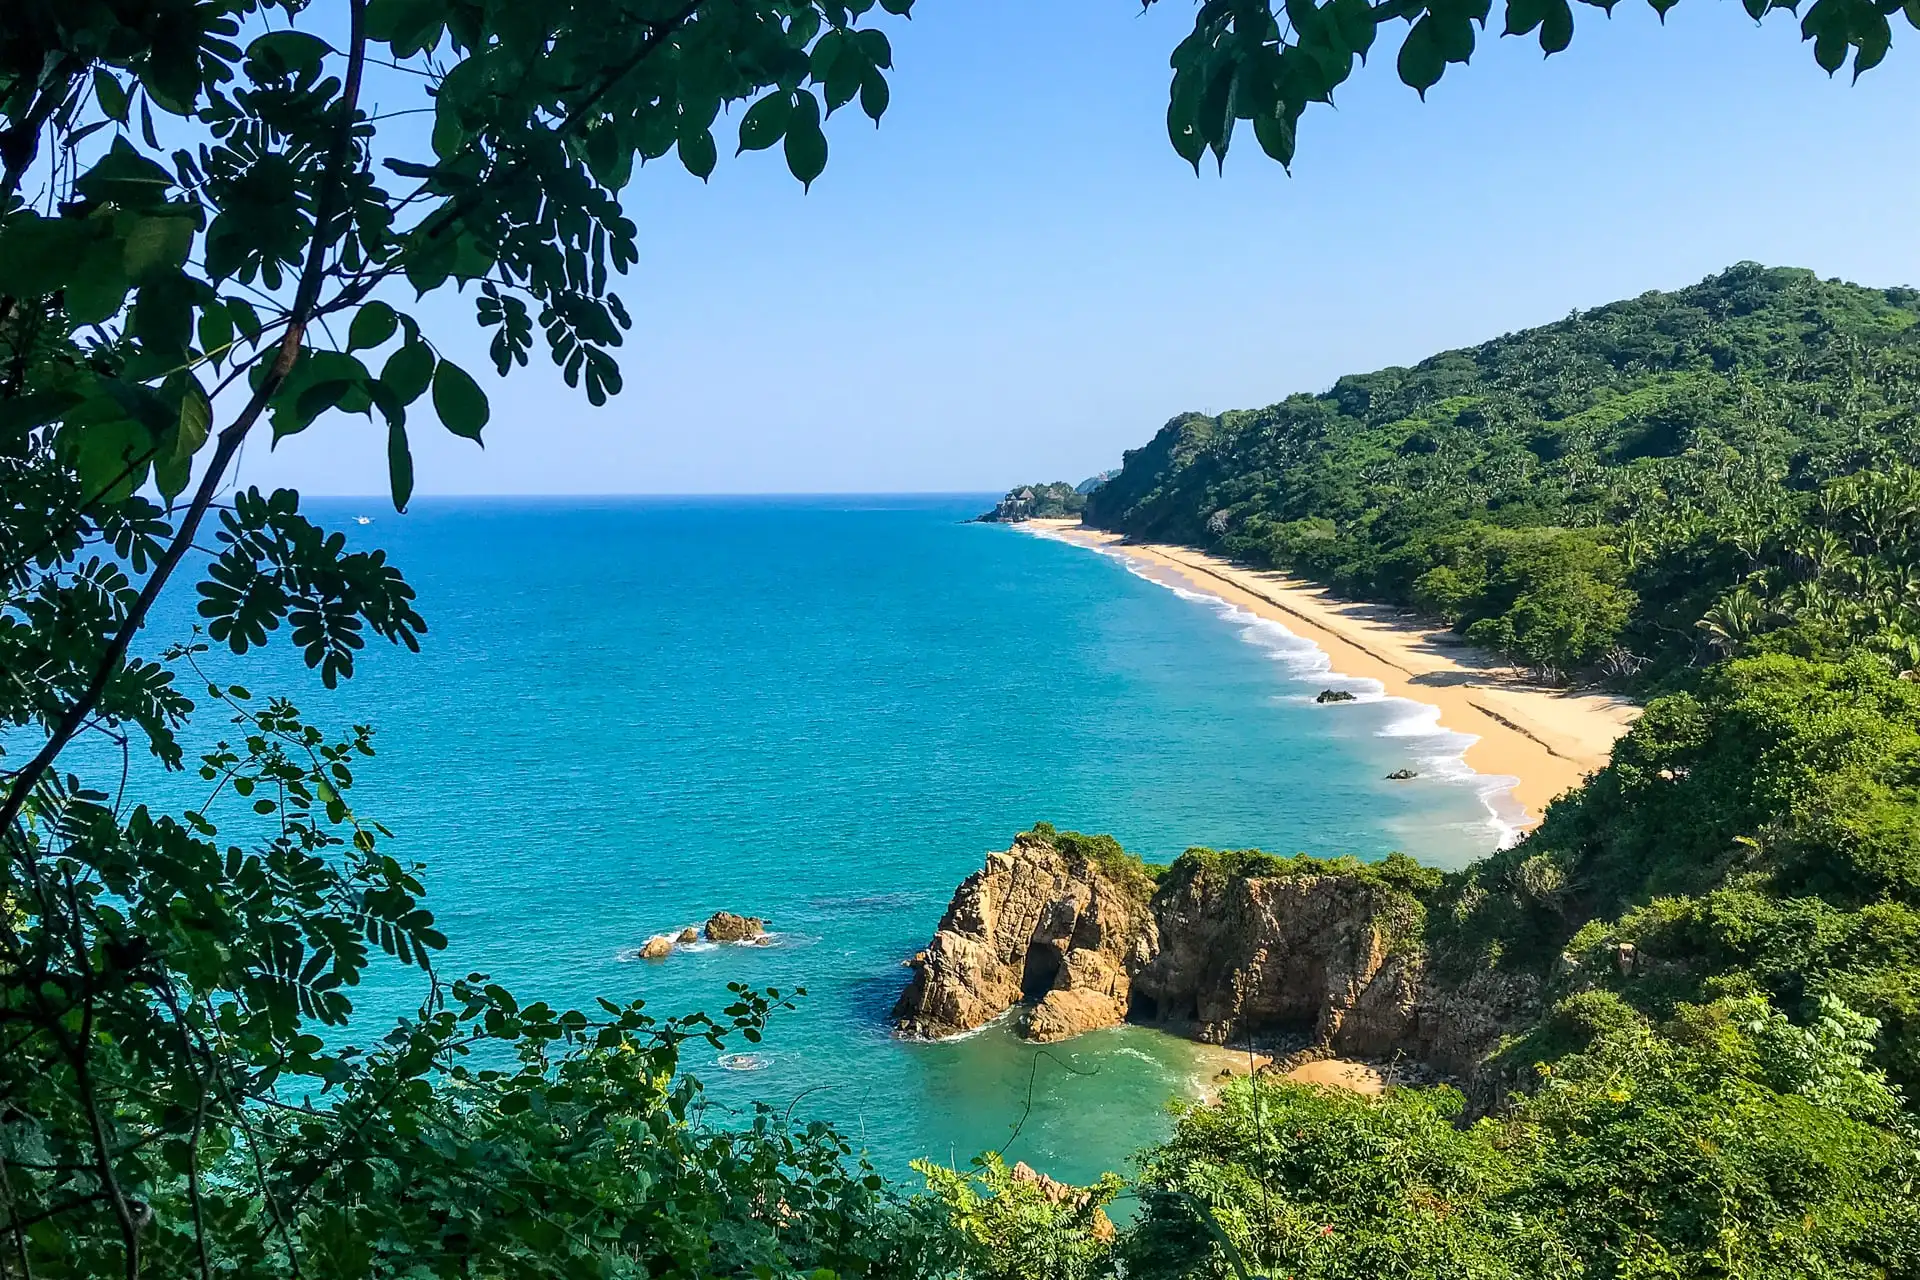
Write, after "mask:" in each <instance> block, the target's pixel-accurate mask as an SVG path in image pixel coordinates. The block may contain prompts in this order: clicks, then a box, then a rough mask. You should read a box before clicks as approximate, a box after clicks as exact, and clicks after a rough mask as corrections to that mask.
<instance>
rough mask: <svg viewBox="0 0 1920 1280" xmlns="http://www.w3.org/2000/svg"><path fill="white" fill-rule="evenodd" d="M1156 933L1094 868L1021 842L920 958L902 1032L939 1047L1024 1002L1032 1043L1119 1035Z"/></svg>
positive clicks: (956, 900)
mask: <svg viewBox="0 0 1920 1280" xmlns="http://www.w3.org/2000/svg"><path fill="white" fill-rule="evenodd" d="M1150 931H1151V923H1150V922H1149V921H1148V920H1147V919H1146V911H1145V907H1144V904H1142V903H1141V902H1140V900H1139V899H1138V898H1137V897H1135V896H1134V895H1133V894H1132V893H1131V892H1129V891H1128V890H1127V889H1126V888H1124V887H1123V886H1121V885H1120V884H1118V883H1117V882H1115V881H1113V880H1111V879H1109V878H1108V877H1107V876H1106V875H1105V874H1103V873H1102V872H1101V871H1100V869H1099V868H1098V867H1096V866H1095V865H1094V864H1093V863H1091V862H1090V861H1088V860H1087V859H1085V858H1080V857H1073V856H1069V855H1066V854H1062V853H1061V852H1060V851H1059V850H1057V849H1055V848H1054V847H1053V846H1052V845H1051V844H1049V843H1047V842H1045V841H1043V840H1037V839H1029V838H1027V837H1024V836H1023V837H1021V838H1019V839H1017V840H1015V841H1014V845H1013V848H1011V849H1009V850H1007V851H1006V852H1005V853H992V854H988V855H987V865H986V866H985V867H984V868H982V869H981V870H979V871H977V872H975V873H974V874H973V875H971V876H968V877H967V879H966V880H965V882H963V883H962V884H961V886H960V888H959V890H958V892H956V893H955V894H954V895H953V901H952V903H951V904H949V905H948V907H947V913H946V915H944V916H942V917H941V919H940V928H939V931H938V932H936V933H935V934H934V935H933V941H932V942H931V943H929V944H928V945H927V949H926V950H925V951H924V952H922V953H921V954H920V955H916V956H915V957H914V958H913V961H912V967H913V970H914V974H913V978H912V979H911V980H910V981H909V982H908V984H907V989H906V991H905V993H904V994H902V995H901V997H900V1001H899V1003H898V1004H896V1005H895V1006H894V1010H893V1017H894V1022H895V1025H896V1026H898V1027H899V1029H900V1030H901V1032H902V1033H903V1034H906V1035H910V1036H919V1037H924V1038H928V1039H935V1038H938V1037H941V1036H950V1035H956V1034H958V1033H960V1032H963V1031H971V1030H973V1029H974V1028H976V1027H981V1026H984V1025H986V1024H987V1023H989V1022H991V1021H993V1019H995V1018H997V1017H999V1016H1000V1015H1001V1014H1003V1013H1005V1012H1006V1011H1007V1010H1008V1009H1011V1008H1012V1007H1013V1006H1014V1005H1016V1004H1019V1003H1021V1002H1022V1001H1029V1002H1033V1003H1034V1004H1035V1006H1036V1007H1035V1008H1034V1009H1033V1011H1032V1012H1031V1014H1030V1015H1029V1018H1028V1026H1027V1028H1026V1030H1027V1031H1028V1033H1029V1034H1030V1035H1032V1036H1033V1037H1034V1038H1035V1039H1044V1040H1061V1039H1065V1038H1066V1037H1067V1036H1071V1035H1078V1034H1079V1033H1080V1032H1082V1031H1090V1030H1092V1029H1093V1028H1095V1027H1105V1026H1112V1025H1113V1024H1114V1023H1116V1022H1119V1021H1120V1020H1121V1019H1122V1018H1124V1017H1125V1016H1126V1012H1127V995H1128V985H1129V984H1128V977H1127V972H1128V963H1129V955H1130V952H1131V950H1132V949H1133V948H1134V947H1136V946H1137V945H1138V944H1139V941H1140V939H1141V937H1142V935H1143V934H1144V933H1146V932H1150Z"/></svg>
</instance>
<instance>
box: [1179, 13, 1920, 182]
mask: <svg viewBox="0 0 1920 1280" xmlns="http://www.w3.org/2000/svg"><path fill="white" fill-rule="evenodd" d="M1144 2H1145V4H1146V5H1147V6H1148V7H1151V6H1152V5H1154V4H1155V3H1159V2H1160V0H1144ZM1580 2H1581V3H1582V4H1584V5H1588V6H1590V7H1592V8H1595V9H1599V10H1601V11H1602V12H1604V13H1605V14H1606V15H1608V16H1611V15H1612V13H1613V10H1614V6H1615V5H1616V4H1617V3H1618V2H1619V0H1580ZM1647 2H1648V4H1649V5H1650V6H1651V7H1652V9H1653V11H1654V12H1655V13H1657V14H1659V15H1660V18H1661V20H1662V21H1664V20H1665V19H1666V15H1667V13H1668V12H1669V11H1670V10H1671V9H1672V8H1673V7H1674V6H1675V5H1676V4H1678V3H1679V0H1647ZM1741 2H1742V4H1743V5H1744V7H1745V8H1746V11H1747V13H1748V14H1749V15H1751V16H1752V17H1753V19H1754V20H1755V21H1756V22H1758V21H1762V20H1764V19H1766V18H1768V17H1769V16H1771V15H1774V14H1781V13H1784V14H1786V15H1788V17H1790V18H1791V17H1798V18H1799V19H1800V23H1799V26H1800V35H1801V38H1802V39H1803V40H1805V41H1807V42H1809V43H1811V44H1812V46H1813V59H1814V61H1815V62H1816V63H1818V64H1819V66H1820V67H1821V68H1823V69H1824V70H1825V71H1826V72H1827V73H1828V74H1829V75H1832V74H1834V73H1835V72H1837V71H1839V70H1840V69H1841V68H1842V67H1844V66H1846V65H1847V62H1848V59H1849V58H1851V59H1852V64H1853V77H1854V78H1855V79H1856V80H1857V79H1859V78H1860V76H1861V75H1863V74H1864V73H1866V72H1868V71H1871V70H1872V69H1873V68H1875V67H1877V66H1879V65H1880V64H1881V63H1882V62H1883V61H1885V60H1886V57H1887V52H1888V50H1889V49H1891V48H1892V46H1893V34H1894V28H1895V24H1896V23H1898V22H1899V21H1900V19H1901V17H1902V15H1904V16H1905V19H1906V22H1907V23H1908V24H1909V25H1910V26H1912V27H1914V28H1916V29H1920V3H1916V2H1915V0H1814V2H1813V3H1812V4H1811V5H1808V6H1807V9H1806V13H1805V14H1801V13H1800V8H1801V5H1802V3H1803V0H1741ZM1197 8H1198V11H1197V12H1196V14H1195V15H1194V23H1193V33H1192V34H1191V35H1189V36H1188V37H1187V38H1186V39H1185V40H1182V41H1181V42H1180V44H1179V46H1178V47H1177V48H1175V49H1174V51H1173V57H1172V64H1173V84H1172V87H1171V90H1170V93H1169V101H1168V104H1167V135H1168V137H1169V138H1170V139H1171V140H1172V142H1173V149H1174V150H1175V151H1177V152H1179V153H1180V155H1181V156H1182V157H1183V158H1184V159H1186V160H1188V161H1189V162H1191V163H1192V165H1193V167H1194V170H1195V171H1196V172H1198V170H1199V168H1200V161H1201V159H1202V158H1203V157H1205V156H1207V155H1208V154H1211V155H1212V156H1213V158H1214V161H1215V163H1216V164H1220V165H1224V164H1226V161H1227V149H1228V148H1229V147H1230V146H1231V145H1232V144H1233V139H1234V135H1235V134H1236V133H1237V132H1238V131H1239V128H1240V124H1241V122H1242V121H1245V122H1246V123H1247V124H1248V126H1249V127H1250V128H1251V130H1252V132H1253V136H1254V141H1255V142H1256V143H1257V144H1258V145H1259V147H1260V149H1261V150H1262V151H1263V152H1265V153H1266V154H1267V155H1268V156H1269V157H1271V158H1273V159H1275V160H1278V161H1279V162H1280V163H1281V164H1283V165H1291V164H1292V163H1293V158H1294V151H1295V147H1296V145H1297V143H1298V138H1299V129H1300V120H1301V117H1302V116H1304V115H1305V114H1306V111H1307V108H1308V107H1310V106H1312V105H1314V104H1316V103H1319V104H1323V105H1331V104H1332V102H1333V95H1334V91H1335V90H1337V89H1338V88H1339V87H1340V86H1341V85H1343V84H1345V83H1346V82H1347V80H1348V79H1349V78H1350V77H1351V76H1352V75H1353V73H1354V71H1355V69H1356V68H1357V67H1358V66H1360V65H1363V64H1364V63H1365V62H1366V61H1367V57H1368V55H1369V54H1370V53H1372V52H1373V50H1374V46H1375V44H1376V42H1377V41H1379V39H1380V35H1381V29H1382V28H1390V29H1391V30H1393V31H1396V32H1398V31H1400V28H1399V26H1398V24H1400V23H1405V24H1406V26H1405V29H1404V33H1402V34H1401V38H1400V47H1399V52H1398V53H1397V55H1396V56H1395V58H1394V70H1395V71H1396V72H1397V73H1398V74H1399V77H1400V80H1401V81H1402V82H1403V83H1404V84H1406V85H1407V86H1408V87H1410V88H1412V89H1414V90H1417V91H1418V92H1419V94H1420V96H1421V97H1422V98H1424V97H1426V94H1427V90H1429V89H1431V88H1433V87H1434V86H1435V85H1437V84H1439V83H1440V80H1441V78H1442V77H1443V76H1445V75H1446V71H1447V68H1448V67H1449V66H1454V65H1456V64H1457V65H1465V64H1466V63H1467V62H1470V61H1471V60H1472V58H1473V54H1474V50H1475V49H1476V48H1477V47H1478V45H1479V42H1480V38H1481V37H1482V36H1483V35H1484V34H1485V33H1486V32H1487V31H1488V30H1489V28H1488V26H1487V23H1488V20H1489V19H1491V18H1492V17H1493V16H1494V12H1493V4H1492V0H1382V2H1381V3H1378V4H1375V3H1371V0H1327V2H1326V3H1324V4H1316V3H1314V0H1286V2H1285V3H1284V4H1281V5H1275V4H1273V3H1272V0H1201V3H1200V4H1199V5H1198V7H1197ZM1503 17H1504V21H1503V23H1502V26H1501V28H1500V34H1501V35H1504V36H1519V37H1523V38H1525V37H1533V38H1535V39H1537V40H1538V41H1539V44H1540V49H1541V51H1542V52H1543V53H1545V54H1546V55H1547V56H1549V57H1551V56H1552V55H1554V54H1556V53H1561V52H1563V51H1564V50H1566V49H1567V47H1568V46H1569V45H1571V44H1572V43H1573V29H1574V7H1573V4H1572V2H1571V0H1508V3H1507V5H1506V9H1505V11H1504V15H1503Z"/></svg>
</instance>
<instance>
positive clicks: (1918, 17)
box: [1907, 0, 1920, 31]
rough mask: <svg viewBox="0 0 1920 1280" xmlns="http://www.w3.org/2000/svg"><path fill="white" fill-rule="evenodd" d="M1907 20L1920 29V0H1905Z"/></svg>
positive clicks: (1917, 29)
mask: <svg viewBox="0 0 1920 1280" xmlns="http://www.w3.org/2000/svg"><path fill="white" fill-rule="evenodd" d="M1907 21H1908V22H1909V23H1910V24H1912V26H1913V28H1914V29H1915V30H1916V31H1920V0H1907Z"/></svg>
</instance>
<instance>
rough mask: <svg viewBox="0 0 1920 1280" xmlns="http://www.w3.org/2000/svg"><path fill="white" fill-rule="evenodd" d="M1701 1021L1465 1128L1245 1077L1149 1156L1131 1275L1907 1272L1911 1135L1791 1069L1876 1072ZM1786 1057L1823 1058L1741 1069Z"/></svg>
mask: <svg viewBox="0 0 1920 1280" xmlns="http://www.w3.org/2000/svg"><path fill="white" fill-rule="evenodd" d="M1700 1012H1701V1013H1702V1014H1708V1013H1710V1014H1711V1016H1712V1017H1714V1018H1716V1019H1717V1020H1718V1026H1719V1028H1720V1031H1721V1034H1720V1035H1718V1036H1716V1037H1714V1038H1712V1039H1699V1038H1696V1039H1694V1040H1692V1041H1691V1042H1689V1043H1684V1044H1683V1043H1680V1042H1677V1041H1675V1040H1673V1039H1670V1038H1668V1037H1666V1036H1662V1035H1660V1034H1657V1033H1656V1032H1655V1031H1654V1030H1653V1029H1652V1028H1650V1027H1648V1026H1646V1025H1645V1024H1644V1023H1640V1022H1637V1021H1635V1020H1633V1019H1631V1017H1630V1016H1629V1017H1623V1018H1620V1019H1618V1020H1616V1021H1615V1022H1614V1023H1613V1024H1612V1025H1609V1026H1608V1027H1607V1029H1606V1031H1605V1033H1604V1036H1603V1038H1601V1039H1600V1040H1599V1041H1597V1042H1596V1043H1594V1044H1592V1045H1591V1046H1590V1047H1589V1048H1588V1049H1587V1050H1586V1051H1584V1052H1582V1053H1579V1054H1575V1055H1571V1056H1569V1057H1566V1058H1563V1059H1561V1060H1560V1061H1559V1062H1558V1063H1556V1064H1555V1066H1554V1068H1553V1070H1552V1073H1551V1075H1550V1076H1549V1077H1548V1078H1547V1079H1546V1080H1545V1081H1544V1082H1543V1084H1542V1086H1541V1087H1540V1088H1539V1089H1538V1091H1537V1092H1535V1093H1533V1094H1531V1095H1530V1096H1528V1097H1527V1098H1525V1099H1524V1100H1523V1101H1522V1102H1520V1103H1519V1105H1517V1106H1516V1107H1514V1108H1513V1109H1512V1110H1511V1111H1510V1112H1509V1113H1507V1114H1504V1115H1501V1116H1499V1117H1496V1118H1483V1119H1480V1120H1478V1121H1475V1122H1473V1123H1471V1124H1467V1125H1464V1126H1463V1125H1462V1123H1461V1107H1462V1099H1461V1098H1460V1096H1459V1095H1458V1094H1456V1093H1454V1092H1453V1091H1452V1090H1450V1089H1446V1088H1433V1089H1396V1090H1392V1091H1390V1092H1389V1093H1388V1094H1387V1095H1386V1096H1385V1097H1383V1098H1381V1099H1378V1100H1370V1099H1366V1098H1363V1097H1360V1096H1358V1095H1354V1094H1349V1093H1342V1092H1339V1091H1337V1090H1331V1089H1324V1088H1317V1087H1310V1086H1300V1085H1291V1084H1285V1083H1278V1084H1276V1083H1271V1082H1268V1081H1265V1080H1261V1079H1258V1078H1256V1079H1255V1080H1252V1081H1241V1082H1237V1083H1235V1084H1234V1085H1232V1086H1231V1087H1230V1088H1229V1089H1228V1091H1227V1095H1226V1097H1225V1098H1224V1099H1223V1101H1222V1104H1221V1105H1220V1106H1219V1107H1217V1108H1207V1107H1197V1108H1194V1109H1192V1110H1189V1111H1188V1112H1187V1113H1186V1114H1185V1115H1184V1116H1183V1117H1182V1118H1181V1120H1180V1124H1179V1130H1178V1132H1177V1133H1176V1135H1175V1137H1174V1138H1173V1140H1172V1141H1170V1142H1169V1143H1167V1144H1166V1145H1165V1146H1163V1147H1161V1148H1159V1149H1158V1150H1156V1151H1154V1152H1153V1153H1152V1154H1151V1155H1150V1156H1149V1157H1148V1159H1147V1162H1146V1167H1145V1170H1144V1173H1143V1176H1142V1178H1141V1199H1142V1205H1143V1211H1142V1216H1141V1219H1140V1220H1139V1222H1138V1223H1137V1224H1136V1225H1135V1226H1134V1227H1133V1228H1132V1229H1131V1230H1130V1231H1129V1232H1128V1233H1127V1235H1126V1237H1125V1239H1124V1240H1123V1241H1122V1242H1121V1245H1120V1248H1119V1252H1120V1256H1121V1257H1122V1258H1123V1259H1124V1262H1125V1268H1126V1271H1125V1273H1126V1274H1127V1275H1128V1276H1130V1277H1133V1276H1137V1277H1201V1276H1205V1277H1214V1278H1216V1280H1228V1278H1229V1277H1232V1276H1234V1275H1235V1274H1236V1272H1237V1270H1238V1268H1240V1267H1244V1268H1248V1269H1253V1270H1257V1271H1258V1272H1260V1273H1263V1274H1271V1275H1299V1276H1314V1277H1323V1278H1325V1280H1349V1278H1351V1280H1371V1278H1373V1277H1378V1276H1383V1275H1387V1276H1402V1275H1404V1276H1488V1277H1491V1276H1513V1277H1521V1276H1567V1277H1571V1276H1609V1277H1611V1276H1618V1277H1626V1276H1645V1275H1690V1276H1703V1275H1713V1276H1726V1277H1743V1278H1747V1277H1751V1278H1752V1280H1760V1278H1761V1277H1769V1278H1771V1277H1780V1278H1782V1280H1784V1278H1786V1277H1803V1276H1834V1277H1839V1276H1847V1277H1861V1278H1862V1280H1864V1278H1866V1277H1880V1276H1887V1275H1904V1274H1912V1272H1913V1269H1914V1268H1915V1267H1916V1266H1920V1205H1917V1204H1916V1200H1915V1194H1914V1193H1915V1190H1916V1179H1920V1159H1917V1158H1916V1149H1915V1147H1914V1146H1913V1145H1912V1144H1911V1142H1910V1141H1908V1140H1907V1139H1905V1138H1904V1137H1902V1136H1900V1135H1897V1134H1895V1133H1892V1132H1889V1131H1888V1130H1886V1129H1883V1128H1880V1127H1877V1126H1876V1125H1874V1124H1872V1123H1868V1122H1866V1121H1865V1120H1862V1119H1859V1118H1855V1117H1853V1116H1851V1115H1849V1114H1848V1113H1847V1110H1846V1108H1844V1107H1836V1106H1834V1105H1832V1104H1833V1096H1832V1095H1831V1094H1830V1093H1816V1094H1815V1095H1814V1096H1808V1093H1807V1092H1801V1091H1796V1090H1795V1089H1794V1088H1793V1087H1791V1084H1790V1083H1789V1081H1788V1080H1787V1079H1786V1078H1784V1077H1789V1076H1790V1077H1792V1082H1794V1083H1802V1084H1804V1083H1805V1082H1806V1081H1807V1080H1809V1079H1810V1077H1811V1076H1812V1075H1813V1074H1816V1073H1817V1074H1818V1075H1819V1076H1820V1078H1822V1079H1823V1080H1827V1081H1829V1082H1831V1081H1834V1080H1835V1078H1843V1079H1844V1080H1845V1082H1846V1085H1847V1086H1849V1087H1852V1088H1855V1089H1857V1090H1858V1091H1860V1092H1862V1093H1873V1092H1876V1091H1878V1092H1879V1093H1881V1094H1884V1093H1885V1085H1884V1082H1882V1081H1881V1080H1880V1078H1879V1077H1878V1076H1877V1074H1876V1073H1873V1072H1871V1071H1870V1070H1869V1069H1864V1068H1862V1067H1861V1065H1860V1063H1859V1060H1858V1059H1857V1058H1854V1057H1848V1056H1847V1055H1846V1054H1845V1053H1844V1051H1841V1052H1835V1051H1833V1050H1831V1049H1830V1047H1829V1046H1827V1045H1826V1044H1824V1043H1814V1042H1813V1040H1812V1037H1811V1036H1808V1035H1806V1034H1805V1033H1796V1038H1795V1039H1794V1040H1793V1042H1792V1046H1791V1047H1788V1046H1787V1045H1776V1044H1775V1043H1773V1042H1770V1041H1768V1040H1767V1039H1766V1038H1765V1037H1764V1036H1758V1035H1754V1034H1751V1033H1749V1032H1747V1031H1745V1030H1743V1029H1742V1027H1741V1025H1740V1021H1739V1014H1738V1011H1737V1010H1734V1011H1729V1010H1728V1009H1725V1008H1720V1009H1715V1010H1712V1011H1700ZM1794 1049H1808V1050H1810V1052H1809V1053H1807V1054H1806V1055H1805V1056H1806V1057H1808V1058H1809V1059H1811V1061H1812V1062H1813V1063H1817V1066H1815V1067H1814V1068H1813V1071H1811V1072H1809V1071H1807V1070H1805V1069H1804V1068H1802V1067H1801V1065H1800V1063H1799V1061H1798V1060H1796V1061H1794V1062H1793V1063H1791V1064H1788V1067H1789V1069H1785V1070H1783V1071H1782V1073H1781V1075H1782V1077H1783V1078H1782V1086H1783V1087H1782V1088H1781V1089H1779V1090H1776V1089H1775V1088H1771V1087H1769V1086H1768V1085H1766V1084H1764V1083H1761V1082H1759V1081H1757V1080H1756V1079H1754V1078H1753V1077H1752V1076H1751V1075H1750V1074H1749V1072H1750V1071H1751V1070H1752V1069H1753V1066H1754V1063H1755V1061H1756V1060H1758V1061H1759V1062H1760V1063H1761V1064H1762V1065H1763V1066H1766V1067H1771V1066H1773V1065H1774V1064H1775V1063H1776V1062H1777V1061H1778V1060H1779V1059H1783V1058H1788V1057H1790V1056H1792V1054H1793V1050H1794ZM1872 1118H1874V1119H1884V1118H1885V1117H1884V1115H1877V1116H1873V1117H1872ZM1196 1206H1204V1210H1205V1213H1206V1218H1205V1219H1202V1218H1201V1217H1200V1216H1199V1215H1198V1213H1197V1212H1196ZM1209 1223H1210V1224H1211V1227H1210V1226H1209V1225H1208V1224H1209ZM1236 1264H1237V1266H1236Z"/></svg>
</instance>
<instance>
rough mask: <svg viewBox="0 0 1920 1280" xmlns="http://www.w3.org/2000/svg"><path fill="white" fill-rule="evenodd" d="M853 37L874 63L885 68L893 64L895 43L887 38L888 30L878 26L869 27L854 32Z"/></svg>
mask: <svg viewBox="0 0 1920 1280" xmlns="http://www.w3.org/2000/svg"><path fill="white" fill-rule="evenodd" d="M853 39H854V43H856V44H858V45H859V46H860V52H861V53H862V54H864V55H865V56H866V60H867V61H868V62H869V63H871V64H872V65H874V66H876V67H880V68H882V69H883V70H884V69H886V68H888V67H891V66H892V65H893V45H892V44H891V43H890V42H889V41H888V40H887V33H886V32H884V31H882V30H880V29H879V28H878V27H867V28H865V29H863V30H860V31H856V32H854V33H853Z"/></svg>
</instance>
